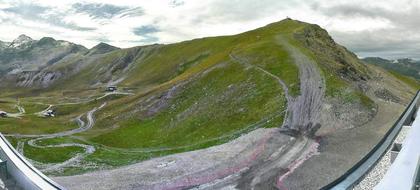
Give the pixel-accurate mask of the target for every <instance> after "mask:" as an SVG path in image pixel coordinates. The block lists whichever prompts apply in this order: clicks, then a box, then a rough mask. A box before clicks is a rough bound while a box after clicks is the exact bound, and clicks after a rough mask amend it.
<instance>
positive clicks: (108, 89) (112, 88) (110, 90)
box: [106, 86, 117, 92]
mask: <svg viewBox="0 0 420 190" xmlns="http://www.w3.org/2000/svg"><path fill="white" fill-rule="evenodd" d="M106 91H107V92H115V91H117V87H116V86H108V87H106Z"/></svg>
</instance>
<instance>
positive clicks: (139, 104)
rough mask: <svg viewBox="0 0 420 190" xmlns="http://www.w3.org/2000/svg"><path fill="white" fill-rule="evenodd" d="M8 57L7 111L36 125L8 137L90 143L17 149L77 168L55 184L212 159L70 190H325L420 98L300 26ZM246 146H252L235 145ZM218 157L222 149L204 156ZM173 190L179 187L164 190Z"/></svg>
mask: <svg viewBox="0 0 420 190" xmlns="http://www.w3.org/2000/svg"><path fill="white" fill-rule="evenodd" d="M0 44H1V45H0V47H1V48H0V87H1V88H0V89H1V90H0V98H1V100H2V101H0V110H5V111H8V110H9V112H10V113H13V112H14V111H16V110H14V109H16V107H19V106H22V107H24V108H25V109H26V112H27V114H26V115H25V116H22V119H13V118H7V119H3V120H1V122H0V129H1V132H2V133H4V134H22V135H33V134H45V133H55V132H58V131H61V130H66V129H68V130H70V129H72V128H75V127H78V126H79V127H80V128H82V129H83V130H80V133H79V132H78V134H73V133H70V134H72V135H70V136H65V137H62V136H58V137H59V138H55V139H45V141H44V140H43V141H42V144H43V145H47V144H48V145H50V144H51V145H52V144H54V145H55V146H56V148H54V149H50V148H51V147H47V148H48V151H47V149H46V148H43V149H41V148H39V146H34V145H30V144H31V143H30V142H29V141H28V140H29V139H28V138H15V139H14V142H15V144H18V145H20V144H23V145H25V146H24V147H25V148H24V149H23V148H22V149H20V150H22V151H23V153H24V156H25V157H28V158H30V159H31V160H36V161H38V162H41V163H45V164H42V166H43V167H44V165H45V167H49V166H50V163H60V162H63V161H65V160H68V159H69V157H72V155H76V157H79V158H77V159H80V160H77V163H76V162H69V163H71V164H69V165H67V166H59V167H60V168H58V169H57V167H55V165H52V167H53V170H56V171H54V172H56V173H54V172H53V174H54V175H56V174H57V175H72V174H80V173H84V172H87V171H91V170H103V169H108V168H114V167H119V166H122V165H127V164H133V163H136V162H140V161H142V160H145V159H151V158H153V157H161V156H165V155H168V154H175V153H179V152H186V151H191V150H196V149H203V150H200V151H197V152H188V153H185V154H182V155H177V156H176V157H178V158H175V159H173V158H170V159H166V160H167V161H168V162H169V161H170V162H172V161H173V164H166V163H165V164H164V165H167V166H164V167H162V168H160V166H159V165H162V162H160V163H159V164H147V165H144V167H141V169H139V170H131V169H130V170H127V171H136V172H135V173H136V175H137V173H139V172H143V171H144V172H156V173H152V174H146V173H144V174H145V175H144V176H142V177H137V178H135V177H132V175H133V173H132V172H131V174H129V175H127V176H128V177H127V176H125V178H124V176H119V175H118V176H113V178H112V180H109V179H107V178H105V179H104V178H103V177H104V176H106V175H100V176H101V177H102V178H100V179H98V180H86V179H89V178H83V182H78V181H71V183H69V184H68V185H69V189H89V188H86V187H85V188H71V187H70V186H71V185H79V184H83V185H84V184H86V183H95V185H96V186H97V184H98V181H99V180H102V181H107V182H109V183H113V182H115V180H114V179H118V180H121V181H123V182H124V184H125V185H127V188H131V189H132V188H138V189H187V188H195V187H198V186H199V185H200V183H202V184H206V185H207V184H211V183H210V182H212V181H207V179H209V178H213V176H215V177H216V178H215V179H212V180H218V179H222V180H221V181H222V183H221V184H220V183H219V182H217V183H213V184H216V185H222V184H225V185H229V186H231V184H234V186H236V185H235V184H238V188H239V189H242V188H244V189H246V188H249V189H275V188H276V187H275V186H278V184H281V185H282V189H308V187H311V189H320V188H321V187H322V185H325V184H327V183H330V182H331V181H332V180H333V179H335V178H337V177H338V176H339V175H341V174H343V173H345V172H346V171H348V169H349V168H350V167H351V166H353V165H354V164H355V163H356V162H358V161H359V160H360V158H362V157H363V156H364V155H365V154H366V152H368V151H369V149H370V148H371V147H373V146H374V145H375V144H377V142H378V141H379V140H380V138H381V137H382V136H383V134H384V133H385V132H386V131H387V129H388V128H389V127H391V126H392V125H391V124H392V123H394V122H395V120H396V119H397V118H398V116H399V115H400V114H401V113H402V111H403V110H404V108H405V106H406V104H407V103H408V102H409V101H410V100H411V98H412V97H413V96H414V94H415V92H416V89H417V88H418V84H416V83H407V82H406V81H405V80H401V79H400V78H399V77H396V76H395V75H393V74H390V72H387V71H385V70H384V69H381V68H378V67H376V66H374V65H371V64H364V63H363V62H362V61H361V60H360V59H358V57H357V56H356V55H355V54H354V53H352V52H350V51H349V50H347V49H346V48H345V47H343V46H341V45H339V44H337V43H336V42H335V41H334V39H333V38H332V37H331V36H330V35H329V34H328V32H327V31H326V30H324V29H322V28H321V27H320V26H318V25H315V24H309V23H304V22H300V21H297V20H292V19H285V20H282V21H280V22H276V23H272V24H269V25H267V26H264V27H261V28H257V29H255V30H251V31H248V32H244V33H241V34H236V35H230V36H218V37H207V38H201V39H194V40H189V41H184V42H179V43H174V44H153V45H147V46H137V47H131V48H124V49H120V48H117V47H114V46H111V45H109V44H105V43H99V44H98V45H97V46H95V47H93V48H91V49H88V48H85V47H83V46H81V45H77V44H74V43H71V42H67V41H62V40H55V39H53V38H50V37H45V38H41V39H40V40H34V39H31V38H30V37H28V36H25V35H21V36H19V37H18V38H17V39H16V40H13V41H12V42H0ZM368 60H369V59H368ZM384 62H386V61H384ZM403 65H405V64H403ZM408 65H411V64H408ZM407 67H408V66H407ZM413 70H414V69H413ZM110 85H115V86H117V88H118V90H117V92H116V93H106V92H105V89H106V87H107V86H110ZM16 100H18V101H16ZM2 102H3V103H2ZM389 102H393V103H392V104H390V103H389ZM15 104H18V105H15ZM49 105H53V106H54V108H53V109H54V110H55V111H56V113H57V114H56V116H55V117H54V118H49V119H46V118H38V117H37V116H36V115H37V114H36V113H39V112H40V111H42V110H45V109H50V107H48V108H47V107H46V106H49ZM96 111H97V112H96ZM93 113H94V114H93ZM89 118H90V119H89ZM92 118H94V119H92ZM93 120H94V122H91V121H93ZM75 121H77V124H79V125H77V124H76V122H75ZM84 121H86V124H87V123H90V125H91V127H92V128H90V127H85V126H83V123H85V122H84ZM388 124H389V125H388ZM93 125H94V126H93ZM257 129H258V130H257ZM85 130H86V131H85ZM73 131H78V130H73ZM65 134H67V133H65ZM238 137H240V138H241V139H242V140H241V141H234V139H237V138H238ZM292 137H293V138H292ZM244 139H249V140H244ZM18 141H19V142H18ZM227 142H228V144H224V143H227ZM57 143H66V145H65V146H64V145H63V146H60V147H59V145H58V144H57ZM73 143H83V144H89V145H91V146H94V148H93V150H92V149H91V148H90V149H88V148H86V146H80V145H79V146H76V147H73V146H74V144H73ZM40 144H41V143H40ZM220 144H224V145H226V146H224V147H223V148H220V147H218V148H219V149H211V150H210V149H204V148H207V147H210V146H214V145H220ZM23 145H22V147H23ZM70 146H71V147H70ZM83 147H84V148H83ZM68 148H76V149H68ZM80 148H83V149H82V150H84V149H85V148H86V153H80V152H81V151H80V150H79V149H80ZM51 152H54V154H51ZM56 152H57V153H56ZM235 152H237V153H235ZM31 153H32V154H31ZM189 154H190V155H193V156H188V155H189ZM79 155H83V156H79ZM53 156H57V157H59V158H60V159H58V160H59V161H55V160H52V159H50V157H53ZM84 156H86V157H84ZM309 159H310V160H309ZM305 160H308V162H305ZM296 161H298V162H296ZM165 162H166V161H165ZM303 162H305V163H304V164H302V163H303ZM74 163H76V164H74ZM301 164H302V165H301ZM58 165H61V164H58ZM299 165H300V166H299ZM298 166H299V168H297V167H298ZM54 168H55V169H54ZM191 168H193V169H191ZM290 168H297V170H296V171H294V169H290ZM47 169H48V168H47ZM184 169H188V170H184ZM53 170H50V171H53ZM321 170H322V172H320V171H321ZM172 171H176V172H172ZM292 172H300V173H292ZM233 173H236V174H239V175H236V174H235V175H231V174H233ZM295 174H296V175H295ZM148 176H151V177H148ZM154 176H159V178H158V177H154ZM191 176H193V178H194V179H195V178H197V179H204V180H205V181H201V180H198V181H197V180H190V179H192V178H191ZM231 176H233V177H231ZM155 178H156V179H155ZM161 179H164V181H162V180H161ZM184 179H186V180H185V181H186V182H191V184H190V183H188V184H186V183H184V182H183V181H184ZM280 179H282V180H280ZM130 180H133V181H130ZM148 180H151V181H148ZM152 180H161V181H152ZM209 180H210V179H209ZM224 180H235V181H233V182H231V181H224ZM236 180H237V181H236ZM279 180H280V181H279ZM225 182H226V183H225ZM130 183H131V184H130ZM142 183H143V184H142ZM169 183H173V184H174V185H179V186H168V187H167V186H161V185H162V184H163V185H167V184H169ZM132 184H135V185H134V186H129V185H132ZM141 185H148V186H141ZM169 185H172V184H169ZM283 185H284V187H283ZM297 185H298V186H297ZM231 187H233V186H231ZM221 188H223V187H221ZM121 189H124V188H121ZM209 189H211V187H209Z"/></svg>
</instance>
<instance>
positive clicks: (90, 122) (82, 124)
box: [6, 103, 106, 172]
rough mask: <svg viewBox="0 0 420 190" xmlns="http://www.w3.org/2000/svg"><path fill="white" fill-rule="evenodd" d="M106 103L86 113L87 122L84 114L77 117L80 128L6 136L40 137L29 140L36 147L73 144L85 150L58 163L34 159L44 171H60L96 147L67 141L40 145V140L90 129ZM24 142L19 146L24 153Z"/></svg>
mask: <svg viewBox="0 0 420 190" xmlns="http://www.w3.org/2000/svg"><path fill="white" fill-rule="evenodd" d="M105 105H106V103H103V104H102V105H101V106H99V107H97V108H94V109H92V110H90V111H89V112H87V113H86V119H87V123H85V122H84V121H83V120H82V119H81V118H82V116H83V115H84V114H83V115H80V116H79V117H77V118H76V122H77V123H78V124H79V128H76V129H72V130H69V131H63V132H59V133H53V134H42V135H20V134H8V135H6V136H12V137H20V138H21V137H31V138H34V137H38V138H35V139H31V140H29V141H28V145H29V146H32V147H36V148H59V147H72V146H77V147H81V148H83V149H84V150H85V151H84V152H83V153H79V154H76V155H75V156H74V157H72V158H70V159H68V160H66V161H64V162H62V163H58V164H44V163H40V162H36V161H33V160H31V161H32V163H34V164H35V165H36V166H37V167H39V168H43V169H41V171H42V172H51V171H58V170H61V169H62V168H64V167H66V166H69V165H72V164H74V163H77V162H79V161H80V160H82V159H84V158H85V157H86V156H87V155H89V154H92V153H93V152H95V147H94V146H92V145H85V144H79V143H65V144H57V145H39V144H37V143H38V142H39V141H42V140H46V139H52V138H58V137H65V136H70V135H74V134H77V133H81V132H83V131H86V130H89V129H90V128H92V127H93V126H94V124H95V120H94V117H93V114H94V113H95V112H96V111H98V110H100V109H102V108H103V107H104V106H105ZM23 147H24V146H23V144H22V145H21V146H19V148H18V149H19V152H21V153H23V152H24V151H23Z"/></svg>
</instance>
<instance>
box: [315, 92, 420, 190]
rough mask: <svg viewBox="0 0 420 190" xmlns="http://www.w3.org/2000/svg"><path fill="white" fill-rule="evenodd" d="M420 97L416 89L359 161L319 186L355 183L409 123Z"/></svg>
mask: <svg viewBox="0 0 420 190" xmlns="http://www.w3.org/2000/svg"><path fill="white" fill-rule="evenodd" d="M419 99H420V91H417V93H416V95H415V97H414V98H413V100H412V101H411V102H410V104H409V105H408V106H407V108H406V109H405V110H404V112H403V113H402V115H401V116H400V117H399V118H398V120H397V121H396V122H395V124H394V125H393V126H392V127H391V129H389V130H388V131H387V133H386V134H385V135H384V137H383V138H382V139H381V140H380V141H379V143H378V144H376V145H375V146H374V147H373V149H372V150H371V151H369V152H368V153H367V154H366V155H365V156H364V157H363V158H362V159H361V160H360V161H359V162H357V163H356V164H355V165H354V166H353V167H351V168H350V169H349V170H347V171H346V172H345V173H344V174H343V175H342V176H340V177H339V178H337V179H336V180H334V181H333V182H331V183H329V184H328V185H326V186H324V187H322V188H321V190H330V189H331V190H348V189H351V188H352V187H353V186H354V185H356V184H357V183H358V182H359V181H360V180H361V179H362V177H363V176H364V175H365V174H367V173H368V172H369V171H370V169H372V168H373V166H375V164H376V163H377V162H378V161H379V160H380V158H381V157H382V156H383V155H384V154H385V153H386V151H387V150H388V148H389V147H390V146H391V145H392V142H393V141H394V139H395V138H396V136H397V135H398V133H399V132H400V130H401V128H402V127H403V126H404V125H407V124H410V123H411V122H412V120H413V115H414V114H415V112H416V110H417V109H416V108H417V104H418V103H419Z"/></svg>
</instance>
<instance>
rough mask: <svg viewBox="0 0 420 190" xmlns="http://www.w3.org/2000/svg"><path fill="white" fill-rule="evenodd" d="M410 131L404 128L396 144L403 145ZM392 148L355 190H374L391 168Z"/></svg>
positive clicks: (406, 127) (408, 128)
mask: <svg viewBox="0 0 420 190" xmlns="http://www.w3.org/2000/svg"><path fill="white" fill-rule="evenodd" d="M409 130H410V126H404V127H403V128H402V129H401V131H400V133H399V134H398V135H397V138H396V139H395V141H394V142H395V143H402V142H403V141H404V139H405V137H406V136H407V134H408V131H409ZM390 150H391V148H389V149H388V151H387V153H386V154H385V155H384V156H383V157H382V158H381V160H380V161H379V162H378V163H377V164H376V165H375V167H374V168H373V169H372V170H371V171H370V172H369V173H368V174H367V175H366V176H365V177H364V179H363V180H362V181H360V183H359V184H357V185H356V186H355V187H354V188H353V190H366V189H373V188H374V187H375V186H376V185H377V184H378V183H379V181H381V179H382V178H383V177H384V176H385V173H386V171H387V170H388V168H389V167H390V166H391V153H390Z"/></svg>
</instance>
